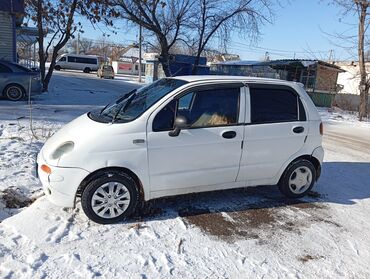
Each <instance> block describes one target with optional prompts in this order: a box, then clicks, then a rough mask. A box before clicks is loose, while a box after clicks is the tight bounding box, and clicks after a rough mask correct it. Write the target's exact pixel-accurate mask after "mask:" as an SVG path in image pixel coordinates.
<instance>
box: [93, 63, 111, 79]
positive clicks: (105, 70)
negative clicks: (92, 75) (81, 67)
mask: <svg viewBox="0 0 370 279" xmlns="http://www.w3.org/2000/svg"><path fill="white" fill-rule="evenodd" d="M97 76H98V77H100V78H111V79H114V70H113V67H112V66H111V65H104V64H103V65H101V66H100V68H99V70H98V73H97Z"/></svg>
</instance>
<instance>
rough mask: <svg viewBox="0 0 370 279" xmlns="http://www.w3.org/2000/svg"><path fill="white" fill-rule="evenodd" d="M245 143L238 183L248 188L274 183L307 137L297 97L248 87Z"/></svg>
mask: <svg viewBox="0 0 370 279" xmlns="http://www.w3.org/2000/svg"><path fill="white" fill-rule="evenodd" d="M246 96H247V100H246V103H247V107H248V106H249V107H250V109H247V110H246V111H247V113H246V119H247V121H246V122H247V123H246V125H245V132H244V133H245V139H244V147H243V154H242V160H241V164H240V173H239V176H238V180H241V181H242V180H247V181H249V182H248V184H249V185H259V184H261V183H262V184H263V183H276V182H277V181H276V178H277V174H278V173H279V171H280V169H281V167H282V166H283V165H284V163H285V162H287V160H289V158H291V157H292V156H293V155H294V154H295V153H297V152H299V150H300V149H301V148H302V147H303V145H304V142H305V140H306V136H307V134H308V128H309V126H308V123H307V121H306V114H305V110H304V107H303V105H302V102H301V100H300V97H299V95H298V94H297V92H295V90H294V89H293V88H291V87H288V86H281V85H262V84H251V85H250V86H249V87H248V88H247V90H246Z"/></svg>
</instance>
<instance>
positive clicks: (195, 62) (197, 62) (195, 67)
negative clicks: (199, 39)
mask: <svg viewBox="0 0 370 279" xmlns="http://www.w3.org/2000/svg"><path fill="white" fill-rule="evenodd" d="M199 60H200V52H198V53H197V56H196V57H195V61H194V65H193V70H192V75H196V74H197V73H198V71H197V70H198V68H197V66H198V65H199Z"/></svg>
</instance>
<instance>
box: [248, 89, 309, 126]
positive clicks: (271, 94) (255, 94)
mask: <svg viewBox="0 0 370 279" xmlns="http://www.w3.org/2000/svg"><path fill="white" fill-rule="evenodd" d="M250 98H251V122H252V123H255V124H263V123H276V122H294V121H305V120H306V114H305V112H304V108H303V105H302V103H301V100H300V98H299V96H298V94H296V93H294V92H293V91H292V90H289V89H282V88H277V89H274V88H251V89H250Z"/></svg>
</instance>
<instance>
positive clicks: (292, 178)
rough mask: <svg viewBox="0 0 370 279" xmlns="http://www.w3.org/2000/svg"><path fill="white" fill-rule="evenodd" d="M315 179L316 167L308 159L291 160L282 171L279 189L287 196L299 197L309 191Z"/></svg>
mask: <svg viewBox="0 0 370 279" xmlns="http://www.w3.org/2000/svg"><path fill="white" fill-rule="evenodd" d="M315 181H316V169H315V167H314V165H313V164H312V163H311V162H310V161H308V160H304V159H301V160H298V161H295V162H293V163H292V164H291V165H290V166H289V167H288V168H287V169H286V170H285V172H284V174H283V176H282V178H281V180H280V182H279V189H280V191H281V192H282V193H283V194H284V195H285V196H287V197H289V198H301V197H303V196H305V195H306V194H307V193H308V192H309V191H311V189H312V187H313V185H314V184H315Z"/></svg>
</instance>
